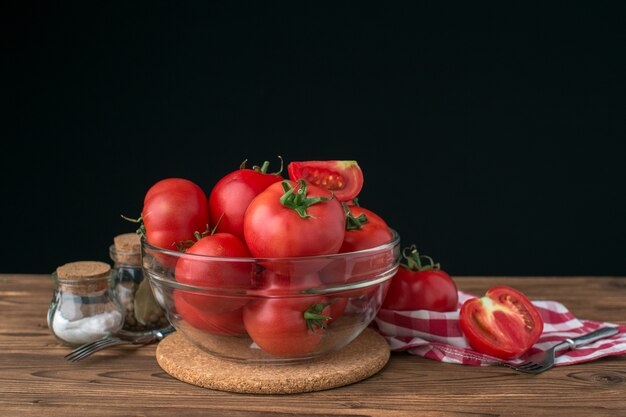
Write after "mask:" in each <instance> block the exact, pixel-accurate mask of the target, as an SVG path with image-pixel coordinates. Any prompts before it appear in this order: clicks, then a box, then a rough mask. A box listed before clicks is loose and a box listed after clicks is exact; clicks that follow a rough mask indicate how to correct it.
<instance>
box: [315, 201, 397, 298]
mask: <svg viewBox="0 0 626 417" xmlns="http://www.w3.org/2000/svg"><path fill="white" fill-rule="evenodd" d="M343 207H344V210H345V211H346V233H345V235H344V238H343V243H342V245H341V249H340V250H339V252H344V253H345V252H356V251H360V250H363V249H370V248H374V247H377V246H380V245H383V244H385V243H389V242H391V241H392V240H393V235H392V233H391V230H390V229H389V226H387V223H385V221H384V220H383V219H382V218H381V217H380V216H378V215H377V214H375V213H374V212H372V211H370V210H368V209H366V208H363V207H360V206H348V205H347V204H345V203H344V206H343ZM388 255H389V254H388V253H383V254H376V255H363V256H353V257H350V258H346V259H343V260H342V259H336V260H333V261H332V262H331V263H330V264H329V265H328V266H327V267H325V268H324V269H323V270H322V271H321V272H320V274H321V278H322V281H324V282H325V283H327V284H341V283H350V282H358V281H363V280H367V279H371V278H372V277H373V275H374V274H376V273H377V272H379V271H380V269H381V268H385V267H386V266H387V265H388V264H389V259H388ZM377 288H378V286H370V287H366V288H360V289H355V290H349V291H345V292H343V293H342V295H343V296H344V297H359V296H361V295H365V294H369V293H371V292H373V291H375V290H376V289H377Z"/></svg>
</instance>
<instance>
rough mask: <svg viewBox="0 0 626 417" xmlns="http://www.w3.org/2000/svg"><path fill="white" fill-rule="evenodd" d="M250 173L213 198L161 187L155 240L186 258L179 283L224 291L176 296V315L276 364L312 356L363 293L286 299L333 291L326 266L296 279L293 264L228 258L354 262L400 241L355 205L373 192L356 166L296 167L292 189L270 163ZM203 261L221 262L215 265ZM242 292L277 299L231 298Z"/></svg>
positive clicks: (239, 173)
mask: <svg viewBox="0 0 626 417" xmlns="http://www.w3.org/2000/svg"><path fill="white" fill-rule="evenodd" d="M244 164H245V163H244ZM244 164H242V166H241V167H240V169H238V170H236V171H234V172H231V173H228V174H227V175H225V176H224V177H222V178H221V179H220V180H219V181H218V182H217V183H216V184H215V186H214V187H213V188H212V189H211V192H210V194H209V196H208V198H207V197H206V195H205V194H204V192H203V191H202V189H201V188H200V187H199V186H198V185H196V184H194V183H192V182H191V181H188V180H185V179H180V178H168V179H164V180H162V181H159V182H158V183H156V184H155V185H154V186H152V187H151V188H150V189H149V190H148V192H147V194H146V197H145V200H144V207H143V211H142V220H143V226H142V228H143V233H144V235H145V239H146V241H147V242H148V243H150V244H151V245H154V246H157V247H160V248H164V249H169V250H180V251H182V252H184V254H183V255H181V256H180V257H179V258H178V261H177V262H176V263H175V265H170V264H167V266H168V267H171V268H173V269H174V271H175V279H176V281H178V282H180V283H181V284H186V285H190V286H194V287H198V288H200V289H202V288H212V289H214V290H215V289H218V290H224V291H223V292H221V291H220V292H219V293H218V294H215V291H213V292H211V291H201V290H198V291H195V292H194V291H182V290H174V295H173V297H174V304H175V307H176V312H177V314H178V315H179V316H180V317H181V318H182V319H183V320H185V321H186V322H187V323H188V324H189V325H191V326H193V327H195V328H197V329H199V330H202V331H204V332H208V333H211V334H215V335H219V336H223V335H242V334H245V333H247V334H248V335H249V336H250V337H251V338H252V339H253V340H254V342H255V343H256V344H257V345H259V346H260V347H261V348H262V349H264V350H265V351H267V352H269V353H271V354H275V355H280V356H298V355H303V354H307V353H310V352H312V351H314V350H315V349H316V348H317V346H318V345H319V343H320V341H321V337H322V335H323V334H324V332H325V330H326V328H327V327H328V326H330V325H331V324H332V323H333V322H334V321H336V320H337V319H338V318H340V317H341V316H342V315H343V314H344V310H345V309H346V305H347V302H348V297H354V296H357V295H359V294H362V292H361V293H348V292H346V293H342V294H339V295H337V296H332V297H330V296H326V295H325V296H321V295H319V296H318V295H305V296H298V297H287V296H285V297H281V295H283V294H284V295H287V294H293V292H294V291H303V290H307V289H311V288H317V287H320V286H322V285H324V284H325V283H327V279H328V276H329V275H328V271H323V269H324V266H325V264H324V262H323V261H321V260H315V261H312V262H311V263H309V264H307V263H304V264H303V266H302V267H301V268H300V270H297V271H294V270H293V268H292V267H289V266H288V265H287V264H288V261H285V260H283V261H282V262H281V261H259V265H255V266H254V267H253V266H252V265H254V264H251V263H249V262H241V263H238V262H228V261H226V260H225V261H223V262H220V261H219V258H220V257H221V258H250V257H254V258H296V257H307V256H317V255H329V254H336V253H345V252H354V251H358V250H362V249H368V248H372V247H376V246H379V245H382V244H384V243H388V242H390V241H392V240H393V236H392V233H391V231H390V229H389V227H388V226H387V224H386V223H385V221H384V220H383V219H382V218H381V217H380V216H378V215H376V214H375V213H373V212H372V211H370V210H367V209H365V208H363V207H359V206H356V205H354V203H353V200H354V199H355V198H356V197H357V195H358V194H359V192H360V191H361V188H362V186H363V173H362V171H361V169H360V167H359V165H358V164H357V163H356V162H355V161H306V162H292V163H290V164H289V165H288V173H289V178H288V179H284V178H283V177H282V175H281V172H277V173H268V172H267V169H268V165H269V163H267V162H266V163H264V164H263V165H262V166H260V167H258V166H255V167H253V168H252V169H248V168H246V167H245V165H244ZM281 171H282V168H281ZM348 203H349V204H350V205H348ZM197 255H203V256H205V257H206V256H210V257H217V258H212V261H211V262H207V261H206V259H203V257H201V256H197ZM259 268H260V269H259ZM334 272H338V271H334ZM344 272H345V271H344ZM322 273H323V274H322ZM339 273H341V271H339ZM322 276H323V277H324V278H322ZM241 288H246V289H253V290H255V291H257V292H258V293H260V294H264V295H267V297H257V298H251V297H244V296H238V295H237V294H236V291H233V292H228V290H229V289H241ZM231 293H232V296H231V295H230V294H231ZM225 294H227V295H225Z"/></svg>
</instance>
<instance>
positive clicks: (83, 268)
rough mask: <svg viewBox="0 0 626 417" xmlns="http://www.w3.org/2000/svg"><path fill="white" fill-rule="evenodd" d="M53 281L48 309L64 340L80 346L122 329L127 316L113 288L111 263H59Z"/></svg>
mask: <svg viewBox="0 0 626 417" xmlns="http://www.w3.org/2000/svg"><path fill="white" fill-rule="evenodd" d="M52 280H53V281H54V283H55V289H54V294H53V297H52V301H51V303H50V307H49V308H48V327H50V330H52V333H54V335H55V336H56V338H57V339H58V340H60V341H61V342H62V343H64V344H66V345H69V346H78V345H81V344H84V343H89V342H93V341H96V340H98V339H101V338H103V337H106V336H109V335H111V334H113V333H116V332H117V331H119V330H120V329H121V328H122V326H123V323H124V315H123V313H122V307H121V306H120V304H119V303H118V301H117V299H116V298H115V294H114V292H113V290H112V281H113V272H112V270H111V266H110V265H109V264H106V263H104V262H97V261H78V262H70V263H67V264H65V265H61V266H59V267H58V268H57V269H56V271H54V272H53V273H52Z"/></svg>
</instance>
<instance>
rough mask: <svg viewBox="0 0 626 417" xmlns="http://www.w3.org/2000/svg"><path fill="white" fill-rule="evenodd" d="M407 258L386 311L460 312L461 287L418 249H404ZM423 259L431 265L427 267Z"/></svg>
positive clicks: (394, 280) (392, 286) (394, 281)
mask: <svg viewBox="0 0 626 417" xmlns="http://www.w3.org/2000/svg"><path fill="white" fill-rule="evenodd" d="M403 258H404V260H403V262H401V263H400V268H398V272H397V273H396V275H395V276H394V277H393V278H392V279H391V284H390V285H389V289H388V291H387V296H386V297H385V300H384V301H383V305H382V308H386V309H389V310H399V311H407V310H431V311H442V312H443V311H455V310H456V309H457V308H458V301H459V294H458V290H457V286H456V284H455V283H454V281H453V280H452V278H451V277H450V275H448V274H447V273H446V272H445V271H443V270H442V269H441V266H440V265H439V264H438V263H435V262H434V261H433V260H432V258H430V257H428V256H426V255H420V254H419V253H418V252H417V249H416V247H415V245H412V246H410V247H408V248H405V249H404V251H403ZM422 259H426V260H427V261H428V263H427V264H426V265H423V264H422Z"/></svg>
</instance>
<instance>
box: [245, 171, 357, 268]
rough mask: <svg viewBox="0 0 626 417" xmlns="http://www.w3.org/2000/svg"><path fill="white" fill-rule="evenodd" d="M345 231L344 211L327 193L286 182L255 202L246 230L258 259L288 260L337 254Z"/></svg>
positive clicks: (308, 185) (251, 247)
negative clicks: (290, 258) (289, 258)
mask: <svg viewBox="0 0 626 417" xmlns="http://www.w3.org/2000/svg"><path fill="white" fill-rule="evenodd" d="M344 227H345V216H344V211H343V208H342V207H341V204H340V203H339V201H337V200H336V199H334V198H331V195H330V193H329V192H328V191H327V190H325V189H323V188H320V187H316V186H314V185H310V184H306V183H305V182H304V181H299V182H298V184H297V185H295V186H294V185H292V184H291V183H290V182H289V181H283V182H281V183H276V184H272V185H270V186H269V187H268V188H267V189H266V190H265V191H263V192H262V193H261V194H259V195H258V196H256V197H255V198H254V200H252V202H251V203H250V205H249V206H248V209H247V210H246V214H245V216H244V229H243V230H244V235H245V238H246V243H247V244H248V248H250V252H252V255H254V256H255V257H260V258H286V257H299V256H314V255H327V254H332V253H337V252H338V251H339V248H341V243H342V242H343V236H344Z"/></svg>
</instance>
